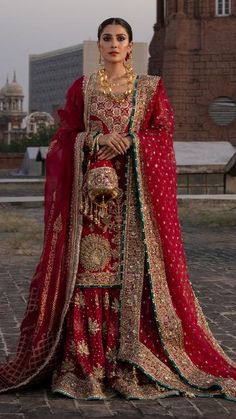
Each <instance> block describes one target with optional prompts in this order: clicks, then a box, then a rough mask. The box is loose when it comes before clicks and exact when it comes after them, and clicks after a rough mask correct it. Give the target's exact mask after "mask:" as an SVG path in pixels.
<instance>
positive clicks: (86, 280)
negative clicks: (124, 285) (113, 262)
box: [76, 271, 121, 287]
mask: <svg viewBox="0 0 236 419" xmlns="http://www.w3.org/2000/svg"><path fill="white" fill-rule="evenodd" d="M118 285H119V286H120V285H121V283H120V278H119V275H118V273H115V274H114V273H113V272H109V271H107V272H89V273H88V272H82V273H78V274H77V282H76V286H77V287H80V286H96V287H97V286H103V287H113V286H118Z"/></svg>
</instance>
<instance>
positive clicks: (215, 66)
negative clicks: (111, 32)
mask: <svg viewBox="0 0 236 419" xmlns="http://www.w3.org/2000/svg"><path fill="white" fill-rule="evenodd" d="M235 40H236V0H157V22H156V24H155V26H154V36H153V39H152V41H151V44H150V60H149V74H160V75H162V76H163V79H164V81H165V84H166V87H167V91H168V94H169V97H170V100H171V102H172V104H173V107H174V113H175V120H176V130H175V139H176V140H178V141H195V140H197V141H199V140H200V141H206V140H207V141H209V140H214V141H222V140H224V141H230V142H231V143H232V144H234V145H236V48H235Z"/></svg>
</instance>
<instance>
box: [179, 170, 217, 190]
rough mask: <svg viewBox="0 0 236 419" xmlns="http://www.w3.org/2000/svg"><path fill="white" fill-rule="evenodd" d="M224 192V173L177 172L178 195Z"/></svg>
mask: <svg viewBox="0 0 236 419" xmlns="http://www.w3.org/2000/svg"><path fill="white" fill-rule="evenodd" d="M224 193H225V175H224V173H185V174H178V194H179V195H209V194H213V195H216V194H224Z"/></svg>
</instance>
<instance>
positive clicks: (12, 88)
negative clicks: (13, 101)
mask: <svg viewBox="0 0 236 419" xmlns="http://www.w3.org/2000/svg"><path fill="white" fill-rule="evenodd" d="M4 94H5V96H24V93H23V87H22V86H21V85H20V84H19V83H17V81H16V74H15V73H14V77H13V80H12V82H11V83H7V84H6V85H5V93H4Z"/></svg>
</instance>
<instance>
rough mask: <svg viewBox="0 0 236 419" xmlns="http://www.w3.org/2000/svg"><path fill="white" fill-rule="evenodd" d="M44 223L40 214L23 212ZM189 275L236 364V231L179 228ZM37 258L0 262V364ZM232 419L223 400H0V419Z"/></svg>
mask: <svg viewBox="0 0 236 419" xmlns="http://www.w3.org/2000/svg"><path fill="white" fill-rule="evenodd" d="M27 211H28V214H29V217H30V218H32V217H33V218H34V217H35V219H37V220H38V221H39V222H40V221H41V220H42V209H37V210H33V211H32V210H25V212H24V214H25V215H26V214H27ZM183 233H184V242H185V249H186V254H187V260H188V267H189V273H190V277H191V281H192V284H193V287H194V289H195V292H196V294H197V296H198V298H199V301H200V303H201V306H202V307H203V310H204V313H205V315H206V317H207V320H208V322H209V324H210V327H211V330H212V331H213V332H214V334H215V336H216V337H217V339H218V340H219V342H220V343H221V345H222V347H223V348H224V349H225V351H226V352H227V354H229V355H230V357H231V358H232V359H234V360H235V361H236V298H235V297H236V257H235V254H236V252H235V237H236V227H224V226H221V227H209V226H208V227H207V226H206V225H204V226H199V225H198V226H194V225H193V224H188V225H183ZM37 260H38V256H37V257H36V256H33V257H32V256H17V255H14V254H11V255H7V256H5V257H4V258H2V260H1V263H0V319H1V323H0V324H1V328H0V360H1V361H3V360H4V359H5V358H6V357H8V356H9V355H12V354H13V353H14V350H15V347H16V342H17V337H18V331H19V325H20V322H21V319H22V316H23V313H24V310H25V305H26V301H27V292H28V286H29V282H30V278H31V275H32V273H33V271H34V268H35V265H36V263H37ZM53 417H54V418H55V417H59V418H61V419H63V418H78V417H83V418H86V417H87V418H110V417H115V418H123V419H125V418H142V417H146V418H149V419H151V418H164V417H165V418H167V417H172V418H178V419H181V418H192V417H198V418H200V417H204V418H212V419H213V418H214V419H217V418H226V417H227V418H235V417H236V403H234V402H230V401H227V400H223V399H207V398H206V399H205V398H201V399H187V398H182V397H172V398H168V399H160V400H159V401H145V400H142V401H140V400H133V401H126V400H124V399H122V398H118V397H117V398H115V399H113V400H111V401H77V400H72V399H69V398H64V397H62V396H60V395H53V394H51V392H50V389H49V388H48V389H46V388H37V389H32V390H31V391H29V390H27V391H21V392H17V393H11V394H3V395H1V396H0V419H1V418H4V419H11V418H19V419H20V418H22V419H34V418H42V419H44V418H45V419H47V418H53Z"/></svg>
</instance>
